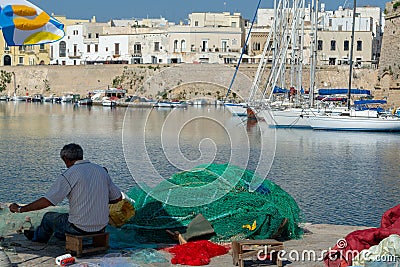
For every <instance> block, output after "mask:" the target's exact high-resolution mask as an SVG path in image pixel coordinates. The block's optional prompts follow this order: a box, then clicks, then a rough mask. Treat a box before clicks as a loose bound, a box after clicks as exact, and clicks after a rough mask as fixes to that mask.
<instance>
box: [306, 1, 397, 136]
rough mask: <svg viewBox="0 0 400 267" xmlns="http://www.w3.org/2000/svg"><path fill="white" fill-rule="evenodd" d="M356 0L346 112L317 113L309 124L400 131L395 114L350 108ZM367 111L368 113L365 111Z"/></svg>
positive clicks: (324, 127) (346, 129) (313, 125)
mask: <svg viewBox="0 0 400 267" xmlns="http://www.w3.org/2000/svg"><path fill="white" fill-rule="evenodd" d="M355 15H356V0H354V6H353V26H352V32H351V48H350V71H349V89H348V95H347V109H348V111H347V112H343V113H342V114H340V115H327V114H324V115H317V116H313V117H309V123H310V126H311V127H312V128H313V129H315V130H339V131H340V130H344V131H400V118H399V117H397V116H388V115H385V116H380V115H379V114H378V113H377V112H376V111H375V112H373V111H368V110H367V111H356V110H351V109H350V99H351V98H350V97H351V89H350V88H351V79H352V71H353V50H354V31H355ZM366 112H369V113H366Z"/></svg>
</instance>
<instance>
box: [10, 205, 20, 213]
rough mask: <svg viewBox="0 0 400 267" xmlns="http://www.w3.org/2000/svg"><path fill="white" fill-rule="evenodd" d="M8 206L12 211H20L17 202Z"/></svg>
mask: <svg viewBox="0 0 400 267" xmlns="http://www.w3.org/2000/svg"><path fill="white" fill-rule="evenodd" d="M8 208H9V209H10V211H11V212H19V211H18V209H19V205H18V204H17V203H12V204H11V205H10V206H9V207H8Z"/></svg>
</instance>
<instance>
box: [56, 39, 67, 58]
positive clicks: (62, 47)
mask: <svg viewBox="0 0 400 267" xmlns="http://www.w3.org/2000/svg"><path fill="white" fill-rule="evenodd" d="M66 51H67V44H66V43H65V41H61V42H60V44H59V51H58V52H59V57H66Z"/></svg>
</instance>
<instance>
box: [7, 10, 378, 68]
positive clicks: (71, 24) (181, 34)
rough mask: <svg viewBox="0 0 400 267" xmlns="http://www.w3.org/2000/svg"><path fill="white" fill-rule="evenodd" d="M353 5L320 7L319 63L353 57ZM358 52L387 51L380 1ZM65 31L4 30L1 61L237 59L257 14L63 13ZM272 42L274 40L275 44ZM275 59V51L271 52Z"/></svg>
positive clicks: (264, 13)
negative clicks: (47, 37) (107, 16)
mask: <svg viewBox="0 0 400 267" xmlns="http://www.w3.org/2000/svg"><path fill="white" fill-rule="evenodd" d="M352 12H353V11H352V10H350V9H343V8H341V7H339V9H338V10H335V11H326V10H325V5H324V4H321V6H320V12H319V15H318V35H317V37H318V41H317V61H318V65H341V64H348V62H349V50H350V48H349V46H350V39H351V27H352V15H353V14H352ZM303 13H304V18H305V19H304V20H305V21H304V36H303V37H299V38H303V40H302V44H303V47H302V50H303V58H302V62H303V64H310V55H311V52H310V47H311V40H312V34H313V33H312V26H311V19H310V18H311V9H310V8H309V7H307V8H305V9H304V12H303ZM274 16H275V14H274V10H273V9H260V10H259V11H258V16H257V23H256V24H255V25H253V29H252V31H251V33H250V36H249V42H248V44H247V47H246V49H245V51H244V52H245V54H244V55H243V56H242V59H243V61H242V62H243V63H245V64H246V63H247V64H257V63H258V62H259V61H260V57H261V54H262V51H263V48H264V46H265V45H266V41H267V39H268V35H269V33H270V31H271V28H272V27H273V21H274ZM356 16H357V18H356V24H355V31H356V34H355V49H354V53H355V54H354V59H355V62H356V66H358V67H375V66H376V65H377V64H378V62H379V58H380V49H381V43H382V35H383V27H384V22H383V18H382V17H383V15H382V11H381V9H380V8H379V7H358V8H357V14H356ZM56 18H57V19H59V20H60V21H61V22H63V23H64V24H65V37H64V38H63V39H62V40H60V41H58V42H55V43H51V44H46V45H41V46H40V47H39V46H21V47H7V46H6V45H5V42H4V39H3V38H0V47H4V49H3V50H0V65H3V66H4V65H39V64H53V65H89V64H175V63H217V64H235V63H237V62H238V60H239V58H240V56H241V52H242V50H243V48H244V47H245V40H246V37H247V34H248V32H249V28H250V22H249V21H248V20H247V19H244V18H243V17H242V16H241V14H240V13H233V14H230V13H229V12H222V13H206V12H203V13H201V12H200V13H199V12H196V13H192V14H189V15H188V21H187V23H186V24H184V23H182V22H181V23H179V24H175V23H171V22H169V21H168V20H166V19H165V18H159V19H129V20H124V19H113V20H111V21H109V22H107V23H99V22H96V19H95V17H93V18H92V19H90V20H73V19H67V18H66V17H60V16H56ZM269 45H271V44H269ZM271 60H272V59H271Z"/></svg>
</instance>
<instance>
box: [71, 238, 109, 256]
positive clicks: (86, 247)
mask: <svg viewBox="0 0 400 267" xmlns="http://www.w3.org/2000/svg"><path fill="white" fill-rule="evenodd" d="M108 235H109V234H108V233H99V234H88V235H71V234H67V233H66V234H65V250H66V251H67V252H68V253H76V257H78V258H79V257H80V256H82V254H84V253H90V252H99V251H106V250H107V249H108ZM84 241H85V242H84Z"/></svg>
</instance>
